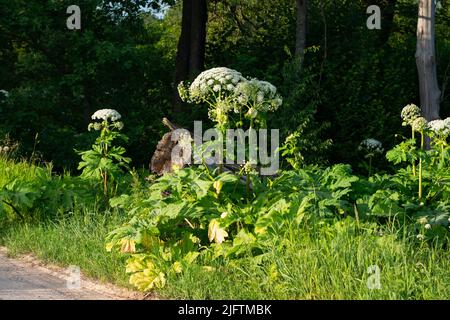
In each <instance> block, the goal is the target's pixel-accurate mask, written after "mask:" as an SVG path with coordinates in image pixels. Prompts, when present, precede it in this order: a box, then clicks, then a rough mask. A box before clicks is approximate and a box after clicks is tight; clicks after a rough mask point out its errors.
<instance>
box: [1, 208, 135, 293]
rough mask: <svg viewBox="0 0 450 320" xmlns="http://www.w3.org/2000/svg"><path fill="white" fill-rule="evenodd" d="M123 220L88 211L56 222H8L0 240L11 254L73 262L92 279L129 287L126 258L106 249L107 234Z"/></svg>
mask: <svg viewBox="0 0 450 320" xmlns="http://www.w3.org/2000/svg"><path fill="white" fill-rule="evenodd" d="M122 222H123V221H122V217H120V216H118V215H115V214H105V213H100V212H89V211H87V212H82V213H76V214H73V215H71V216H68V217H67V218H66V219H64V220H61V221H58V222H47V223H37V224H36V223H35V224H15V225H10V226H9V227H7V228H4V229H3V230H2V232H1V233H0V243H1V244H2V245H4V246H6V247H7V248H8V251H9V252H10V253H11V255H13V256H14V255H17V254H23V253H32V254H33V255H35V256H36V257H38V258H39V259H41V260H43V261H45V262H49V263H54V264H57V265H60V266H69V265H76V266H79V267H80V268H81V270H82V272H83V273H84V274H85V275H87V276H90V277H92V278H94V279H98V280H100V281H104V282H110V283H114V284H117V285H120V286H125V287H130V286H129V285H128V277H127V275H126V274H125V272H124V271H125V260H126V257H125V256H124V255H121V254H119V253H115V252H112V253H110V252H106V250H105V237H106V235H107V233H108V232H110V231H111V230H112V229H113V228H114V227H116V226H117V225H118V224H120V223H122Z"/></svg>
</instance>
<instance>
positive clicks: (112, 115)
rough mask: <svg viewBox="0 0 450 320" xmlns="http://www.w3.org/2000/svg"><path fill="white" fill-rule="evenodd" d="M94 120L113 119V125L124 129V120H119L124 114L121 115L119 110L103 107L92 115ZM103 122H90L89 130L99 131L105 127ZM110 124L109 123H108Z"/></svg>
mask: <svg viewBox="0 0 450 320" xmlns="http://www.w3.org/2000/svg"><path fill="white" fill-rule="evenodd" d="M91 118H92V120H102V121H106V122H108V121H111V122H112V124H111V125H112V126H113V127H114V128H116V129H118V130H122V129H123V122H121V121H118V120H120V119H121V118H122V116H121V115H120V113H119V112H117V111H116V110H114V109H101V110H97V111H96V112H95V113H94V114H93V115H92V117H91ZM103 125H104V124H103V123H99V122H94V123H90V124H89V126H88V130H89V131H91V130H92V129H94V130H96V131H99V130H102V129H103ZM107 126H109V124H108V125H107Z"/></svg>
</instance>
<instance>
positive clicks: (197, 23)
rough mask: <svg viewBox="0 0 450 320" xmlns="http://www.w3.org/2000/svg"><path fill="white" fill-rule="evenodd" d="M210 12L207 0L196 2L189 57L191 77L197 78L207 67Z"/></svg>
mask: <svg viewBox="0 0 450 320" xmlns="http://www.w3.org/2000/svg"><path fill="white" fill-rule="evenodd" d="M207 18H208V11H207V7H206V0H194V2H193V4H192V18H191V48H190V56H189V77H191V78H192V77H195V76H197V75H198V73H199V72H201V71H202V70H203V68H204V65H205V44H206V21H207Z"/></svg>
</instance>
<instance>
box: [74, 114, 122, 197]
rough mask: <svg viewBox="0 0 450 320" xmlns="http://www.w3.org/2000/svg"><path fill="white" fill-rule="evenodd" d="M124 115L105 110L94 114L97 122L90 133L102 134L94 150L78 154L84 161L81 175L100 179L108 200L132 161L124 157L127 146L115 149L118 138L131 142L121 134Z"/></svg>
mask: <svg viewBox="0 0 450 320" xmlns="http://www.w3.org/2000/svg"><path fill="white" fill-rule="evenodd" d="M120 119H121V115H120V114H119V113H118V112H117V111H116V110H113V109H102V110H98V111H96V112H95V113H94V114H93V115H92V120H94V122H92V123H90V124H89V126H88V130H89V131H91V130H95V131H99V132H100V134H99V136H98V137H97V139H96V140H95V143H94V144H93V145H92V149H91V150H87V151H81V152H78V154H79V155H81V159H82V161H81V162H80V164H79V166H78V169H79V170H81V169H82V170H83V171H82V174H81V176H82V177H87V178H94V179H97V180H98V181H99V183H100V185H101V186H102V189H103V193H104V196H105V197H108V195H109V194H110V193H112V192H114V190H115V187H114V185H115V180H116V179H117V177H118V175H120V174H121V173H122V172H123V170H124V169H125V170H128V169H129V167H128V164H129V163H130V162H131V159H130V158H127V157H125V156H124V154H125V152H126V150H125V148H124V147H121V146H115V145H114V144H113V143H114V142H115V140H117V139H122V140H124V141H127V139H128V138H127V137H126V136H125V135H123V134H121V133H120V130H122V129H123V123H122V122H121V121H119V120H120Z"/></svg>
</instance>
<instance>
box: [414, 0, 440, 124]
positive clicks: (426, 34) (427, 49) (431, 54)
mask: <svg viewBox="0 0 450 320" xmlns="http://www.w3.org/2000/svg"><path fill="white" fill-rule="evenodd" d="M434 25H435V3H434V0H419V17H418V21H417V48H416V64H417V71H418V74H419V87H420V105H421V108H422V115H423V116H424V117H425V119H427V120H428V121H430V120H435V119H438V118H439V103H440V97H441V92H440V90H439V86H438V81H437V73H436V47H435V27H434Z"/></svg>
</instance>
